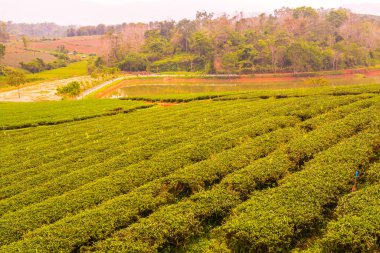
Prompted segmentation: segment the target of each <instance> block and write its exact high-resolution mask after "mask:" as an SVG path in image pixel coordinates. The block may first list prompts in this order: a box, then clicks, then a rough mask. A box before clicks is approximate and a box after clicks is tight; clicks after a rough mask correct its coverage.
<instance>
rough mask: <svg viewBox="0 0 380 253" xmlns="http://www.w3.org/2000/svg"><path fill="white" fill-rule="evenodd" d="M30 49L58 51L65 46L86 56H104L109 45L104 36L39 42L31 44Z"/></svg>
mask: <svg viewBox="0 0 380 253" xmlns="http://www.w3.org/2000/svg"><path fill="white" fill-rule="evenodd" d="M29 45H30V47H31V48H35V49H41V50H56V49H57V47H58V46H61V45H63V46H65V48H66V49H67V50H69V51H71V52H72V51H77V52H78V53H84V54H92V53H93V54H97V55H103V54H105V53H106V52H108V48H109V43H108V41H107V40H105V39H103V38H102V36H81V37H63V38H59V39H55V40H37V41H32V42H30V44H29Z"/></svg>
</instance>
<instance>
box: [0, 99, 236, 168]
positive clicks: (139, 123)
mask: <svg viewBox="0 0 380 253" xmlns="http://www.w3.org/2000/svg"><path fill="white" fill-rule="evenodd" d="M231 106H232V105H231ZM193 107H194V108H193V109H192V111H193V113H194V109H195V110H196V112H197V113H198V115H205V116H207V115H208V113H207V112H208V111H209V110H208V109H210V108H211V107H210V106H208V105H204V108H200V107H199V106H196V105H195V106H193ZM182 109H183V113H184V114H185V115H186V113H188V112H187V111H188V110H187V109H185V108H182ZM200 109H202V110H200ZM190 110H191V109H190ZM211 110H212V111H213V113H214V114H215V113H216V112H217V110H216V109H215V108H214V109H211ZM166 111H168V112H167V113H166V114H163V113H162V112H164V110H160V111H157V110H147V111H144V112H143V113H139V114H138V115H139V117H138V118H137V119H136V116H135V114H130V115H122V116H124V117H120V116H117V117H116V116H115V117H113V119H112V120H111V119H106V120H104V119H103V120H97V121H93V120H91V121H86V122H80V123H79V124H75V125H67V124H64V125H59V126H54V127H49V128H39V131H38V132H36V131H35V130H33V131H21V137H22V139H19V140H17V139H16V136H15V135H14V134H13V135H9V136H8V135H6V136H5V137H2V139H3V140H4V142H3V143H4V153H5V154H1V155H12V156H14V157H15V158H16V159H15V160H16V161H7V162H8V163H6V164H2V167H3V166H4V168H9V167H14V166H12V165H18V167H21V168H22V169H23V170H25V169H27V168H28V167H35V166H37V165H38V164H41V163H47V162H48V161H56V160H57V157H56V156H58V157H59V158H61V157H62V156H64V155H68V156H70V155H71V154H70V153H67V152H69V151H71V150H74V152H75V153H78V149H79V150H80V148H81V146H83V145H88V142H89V141H97V142H99V143H100V144H102V142H103V141H104V140H109V139H112V137H116V138H117V137H118V139H116V140H120V141H124V142H125V141H129V140H128V139H127V138H125V135H126V136H128V137H129V138H133V137H134V136H133V135H132V134H134V133H141V132H142V131H152V130H154V127H155V126H157V127H158V126H162V127H164V126H166V125H165V122H160V121H158V120H157V119H155V118H154V116H155V115H156V114H157V117H160V116H162V117H167V116H168V114H169V113H170V112H171V113H173V111H174V110H173V109H170V110H166ZM160 112H161V113H160ZM171 118H173V120H171ZM176 118H177V120H178V121H179V122H176V121H175V119H176ZM180 122H181V118H180V117H178V116H177V117H168V123H167V127H170V126H173V127H176V126H177V124H180ZM144 123H148V124H149V125H144ZM125 124H128V126H129V128H128V129H125ZM152 128H153V129H152ZM18 132H19V131H17V133H18ZM6 133H8V132H6ZM110 134H111V135H110ZM41 135H42V136H41ZM24 136H25V137H27V138H25V137H24ZM41 137H42V138H41ZM43 137H45V138H46V137H50V139H49V141H46V139H45V138H43ZM78 137H79V138H78ZM80 137H82V138H85V140H86V142H83V139H82V138H80ZM7 139H9V140H10V145H12V148H13V150H14V151H15V152H12V149H11V148H10V147H9V146H8V145H5V141H6V140H7ZM12 140H13V141H12ZM33 140H37V141H38V142H37V143H36V142H34V141H33ZM53 140H54V144H56V145H51V142H52V141H53ZM15 141H16V142H15ZM25 141H28V145H27V149H25V148H20V146H21V145H23V144H24V142H25ZM15 143H16V145H15ZM80 144H82V145H80ZM24 146H25V145H24ZM20 149H21V150H20ZM62 151H63V152H62ZM36 152H40V153H41V152H44V154H45V155H43V156H42V155H38V153H37V155H36ZM19 156H22V157H23V159H22V160H21V159H20V160H21V161H24V162H22V163H21V161H19V159H17V158H18V157H19ZM28 156H31V157H28ZM36 156H37V157H36ZM27 158H30V159H27ZM9 170H10V169H8V170H2V171H1V173H2V175H5V174H9V173H10V172H9Z"/></svg>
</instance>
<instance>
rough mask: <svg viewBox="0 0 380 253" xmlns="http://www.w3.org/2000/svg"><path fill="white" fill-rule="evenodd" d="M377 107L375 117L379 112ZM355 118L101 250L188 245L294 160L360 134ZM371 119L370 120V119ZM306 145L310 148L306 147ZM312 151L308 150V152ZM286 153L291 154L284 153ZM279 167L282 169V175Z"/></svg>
mask: <svg viewBox="0 0 380 253" xmlns="http://www.w3.org/2000/svg"><path fill="white" fill-rule="evenodd" d="M371 109H372V114H373V113H374V112H376V111H377V110H374V109H373V108H371ZM369 112H370V111H369V110H367V111H363V112H361V115H362V118H361V120H363V117H368V118H369V119H370V118H371V116H372V114H371V113H369ZM355 119H356V116H353V115H351V117H349V118H347V119H343V120H342V121H341V122H344V123H345V124H343V123H341V122H337V123H336V124H327V126H325V127H321V128H320V129H317V130H315V131H312V132H310V133H309V134H308V135H307V137H305V136H304V135H301V136H300V137H298V138H295V139H294V140H292V141H290V142H289V143H288V144H287V145H286V147H283V148H281V149H280V150H279V151H278V152H274V153H273V154H271V155H269V156H267V157H265V158H263V159H260V160H258V161H257V162H255V163H253V164H252V165H250V166H248V167H246V168H243V169H241V170H237V171H236V172H233V173H232V174H230V175H228V176H227V177H225V178H224V179H223V180H222V181H221V183H220V184H219V185H218V187H215V188H213V189H212V190H211V191H204V192H200V193H199V194H195V195H193V196H191V197H190V199H189V200H185V201H183V202H179V203H178V204H176V205H171V206H168V207H164V208H163V209H160V210H159V211H157V212H154V213H153V214H152V215H150V216H149V217H148V218H146V219H143V220H141V222H139V223H136V224H134V225H132V226H130V227H128V228H126V229H124V230H121V231H120V232H118V233H116V234H115V235H114V237H113V238H112V239H109V240H106V241H104V242H101V243H99V244H98V245H97V247H95V250H100V251H126V252H130V251H144V250H146V251H147V252H151V251H156V250H160V249H163V248H170V247H177V246H178V244H180V243H181V242H182V241H184V240H186V239H188V238H189V237H191V236H193V235H194V234H196V233H198V232H199V231H200V230H201V227H202V226H203V225H204V223H205V222H206V223H211V224H214V223H215V222H216V223H218V222H219V221H218V220H219V219H220V218H222V217H224V216H226V214H228V211H229V210H230V209H231V208H233V207H234V206H236V205H237V204H239V203H240V202H241V200H242V199H245V195H246V192H247V191H248V192H249V191H253V190H255V189H261V188H262V187H266V185H267V184H268V183H270V184H271V183H273V181H275V180H279V179H280V178H282V177H284V176H285V175H286V173H287V171H288V170H290V169H291V168H292V167H293V166H295V164H297V161H293V160H292V159H291V157H298V159H299V161H301V160H303V156H302V155H300V154H304V155H308V156H307V157H308V158H309V159H310V157H311V156H310V154H312V153H318V152H320V151H322V150H324V149H327V148H329V147H330V146H332V145H334V144H335V143H336V142H339V140H340V139H341V138H344V137H345V136H346V137H349V136H350V135H352V134H355V133H356V131H358V130H359V128H360V127H359V126H360V125H361V124H362V123H361V120H355ZM352 121H353V122H352ZM366 121H367V122H368V119H367V120H366ZM354 122H356V124H355V123H354ZM344 125H346V126H347V128H346V129H347V130H346V131H341V132H339V133H338V132H336V131H335V134H336V135H335V138H333V137H332V134H333V133H334V131H332V130H334V129H336V127H337V126H344ZM363 125H365V123H363ZM326 132H331V134H330V135H327V136H326V135H325V133H326ZM325 136H326V137H325ZM304 143H308V144H309V145H304ZM292 147H294V148H292ZM296 147H298V149H296ZM306 147H307V150H305V148H306ZM283 151H285V153H284V154H282V155H281V153H282V152H283ZM278 167H280V168H282V171H280V173H279V170H278ZM249 171H251V173H250V174H248V175H247V174H246V173H247V172H249ZM242 174H246V176H245V178H244V179H245V182H246V183H245V184H242V186H241V187H239V188H237V187H234V188H231V187H230V185H231V182H233V181H234V182H236V181H238V182H241V180H240V179H241V178H242V177H241V175H242Z"/></svg>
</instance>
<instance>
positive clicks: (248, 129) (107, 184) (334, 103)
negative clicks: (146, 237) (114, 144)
mask: <svg viewBox="0 0 380 253" xmlns="http://www.w3.org/2000/svg"><path fill="white" fill-rule="evenodd" d="M309 102H311V103H312V104H313V101H309ZM309 102H308V103H309ZM321 103H322V104H325V106H323V107H322V106H320V104H318V103H314V104H313V107H312V108H311V109H310V113H311V115H315V114H316V113H322V112H324V111H326V110H330V109H331V108H334V107H336V106H338V105H340V104H342V103H343V102H342V101H338V100H335V99H334V100H332V101H321ZM329 103H330V104H329ZM343 104H345V103H343ZM303 106H304V105H302V104H297V105H293V108H295V109H298V108H300V107H301V108H302V107H303ZM321 108H323V110H322V109H321ZM289 109H290V107H286V106H285V107H283V108H279V109H278V112H277V114H278V113H286V114H287V113H290V114H292V113H293V112H291V111H290V112H289ZM302 113H303V114H305V109H303V110H302ZM273 120H274V121H273ZM273 120H271V121H273V122H274V123H275V122H278V120H277V119H273ZM255 121H257V119H256V120H252V123H253V122H255ZM269 122H270V121H268V120H267V121H265V122H263V123H262V124H261V125H263V126H265V127H269V128H270V127H271V124H269ZM252 123H251V124H248V125H247V127H244V128H238V129H235V130H234V131H233V132H234V134H235V135H236V137H235V138H238V137H239V136H242V135H244V134H246V133H253V132H254V131H255V130H254V129H255V128H257V127H259V128H258V129H260V127H261V125H260V124H259V125H253V126H251V125H252ZM276 124H277V123H275V125H273V126H274V127H275V126H276ZM243 130H244V131H243ZM252 131H253V132H252ZM215 140H217V139H216V138H213V139H211V140H209V141H208V143H211V144H213V143H218V141H215ZM221 140H223V141H224V142H225V143H229V144H228V145H230V143H231V139H224V137H223V136H222V139H221ZM199 144H202V143H199ZM213 145H214V144H213ZM185 150H186V149H185ZM210 150H211V149H210ZM194 151H196V149H195V150H194ZM175 152H176V153H178V150H176V151H175ZM196 152H199V151H196ZM184 153H188V151H186V152H184ZM170 156H172V154H170ZM161 159H162V156H161ZM164 160H165V159H164ZM146 167H147V165H146V164H145V165H144V167H141V168H139V167H137V169H136V172H140V170H141V169H145V170H146V169H147V168H146ZM162 169H163V168H162V167H161V170H160V173H162ZM128 172H130V170H128ZM80 175H83V173H80ZM115 175H116V176H115V177H110V178H109V179H107V180H106V179H105V180H102V181H103V182H102V184H100V185H94V186H93V187H92V188H91V187H90V188H89V189H87V190H86V191H85V192H88V194H87V195H86V194H84V193H83V190H84V189H82V188H79V189H78V191H77V192H78V194H77V195H78V196H79V197H80V198H83V197H82V196H86V201H88V199H89V196H94V197H97V198H99V196H97V194H96V193H97V192H99V191H100V190H101V189H103V191H104V189H108V191H107V194H108V196H110V197H112V196H113V195H112V192H114V191H115V190H118V187H116V186H117V185H116V186H113V187H114V188H115V190H110V189H111V188H112V185H115V181H116V182H117V181H118V180H119V181H120V178H122V179H123V177H121V175H122V174H120V173H118V174H115ZM126 176H128V174H127V175H126ZM124 178H125V176H124ZM123 180H128V177H126V178H125V179H123ZM126 182H128V181H126ZM126 182H124V183H126ZM98 183H99V182H98ZM126 186H130V185H128V184H127V185H126ZM94 187H95V188H94ZM110 187H111V188H110ZM85 189H86V188H85ZM96 189H98V190H96ZM50 190H51V189H50ZM118 191H120V190H118ZM29 195H30V194H29ZM73 196H75V195H72V194H71V195H70V194H69V195H67V194H66V195H63V197H62V198H61V199H62V200H65V199H66V202H67V201H69V202H70V203H73V202H74V203H73V205H72V206H73V207H75V206H76V205H79V204H77V203H81V202H85V200H83V201H80V200H79V199H77V198H73ZM55 200H56V199H55V198H52V199H50V200H48V201H47V203H51V204H49V205H50V206H52V207H51V208H55V209H57V208H58V207H55V206H57V203H56V201H55ZM13 204H17V203H13ZM65 205H66V206H70V205H67V203H66V204H65ZM37 206H38V209H35V208H34V209H31V210H28V209H27V211H28V212H31V213H39V215H40V214H41V212H47V214H45V215H44V217H45V219H46V218H47V217H49V215H50V216H51V215H53V214H54V215H57V211H52V209H51V208H49V207H48V206H46V205H45V206H44V205H37ZM42 209H43V210H42ZM24 211H25V210H24ZM66 212H67V208H66ZM16 213H18V214H19V216H22V217H25V218H24V219H28V218H29V216H28V215H27V214H26V213H25V212H23V210H21V211H19V212H16ZM16 213H15V214H16ZM8 216H10V217H12V218H9V219H8V220H19V219H18V218H16V217H14V216H12V214H10V215H8ZM5 217H6V216H5ZM20 222H21V221H20ZM21 223H22V224H23V225H25V224H26V223H25V222H21ZM12 227H13V225H12Z"/></svg>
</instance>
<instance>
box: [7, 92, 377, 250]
mask: <svg viewBox="0 0 380 253" xmlns="http://www.w3.org/2000/svg"><path fill="white" fill-rule="evenodd" d="M135 99H136V100H145V99H147V98H142V97H141V98H135ZM136 100H97V101H95V100H85V101H80V102H77V101H64V102H59V103H58V102H57V103H35V104H33V103H31V104H22V105H21V104H16V103H13V104H10V103H1V104H0V113H1V114H2V115H6V117H5V118H2V119H1V125H2V126H3V128H4V129H3V130H2V133H1V134H0V141H1V143H2V145H1V147H0V159H1V161H2V163H1V164H0V252H6V253H9V252H193V253H195V252H231V253H232V252H289V251H293V252H378V251H379V250H380V245H379V240H378V238H379V236H380V234H379V231H380V227H379V222H378V221H379V213H380V212H379V210H380V203H379V200H378V194H379V184H380V171H379V168H380V167H379V159H380V153H379V150H380V149H379V147H380V85H370V86H356V87H339V88H331V87H324V88H318V89H294V90H292V89H290V90H280V91H252V92H239V93H220V94H217V93H210V94H201V95H200V94H187V95H179V96H178V95H168V96H163V97H159V96H158V97H157V96H156V97H154V98H150V99H147V100H150V104H146V102H143V101H136ZM156 101H170V102H177V103H178V104H175V105H173V106H170V107H162V106H160V105H159V104H155V103H154V102H156ZM120 108H122V109H120ZM109 112H112V113H111V114H112V115H111V114H110V113H109ZM94 115H95V116H96V117H92V116H94ZM66 120H68V121H67V122H66ZM47 122H48V123H49V124H47ZM37 125H43V126H38V127H33V126H37ZM4 126H8V129H7V127H4ZM13 127H14V128H18V127H22V129H11V128H13ZM356 170H358V171H359V173H360V177H359V179H358V180H359V184H358V186H357V189H358V190H357V191H356V192H354V193H352V192H351V189H352V186H353V184H354V179H355V178H354V176H355V171H356Z"/></svg>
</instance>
